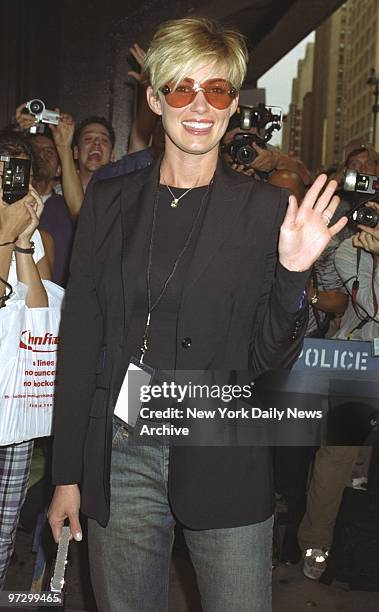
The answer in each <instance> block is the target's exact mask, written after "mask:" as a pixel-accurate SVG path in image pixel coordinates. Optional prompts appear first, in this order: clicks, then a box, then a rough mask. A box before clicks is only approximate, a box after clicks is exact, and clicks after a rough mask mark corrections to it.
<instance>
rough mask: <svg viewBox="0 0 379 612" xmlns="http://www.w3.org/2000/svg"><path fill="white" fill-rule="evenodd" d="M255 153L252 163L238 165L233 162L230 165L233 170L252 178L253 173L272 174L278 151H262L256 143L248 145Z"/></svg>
mask: <svg viewBox="0 0 379 612" xmlns="http://www.w3.org/2000/svg"><path fill="white" fill-rule="evenodd" d="M250 146H251V147H252V148H253V149H254V151H255V152H256V156H255V157H254V159H253V161H252V162H250V163H249V164H238V163H236V162H234V163H233V164H232V166H231V167H232V168H233V170H236V171H237V172H242V174H246V176H254V174H255V172H256V171H258V172H272V170H274V169H275V168H276V167H277V164H278V161H279V158H280V151H278V149H275V148H272V149H263V148H262V147H260V146H259V145H258V144H257V143H256V142H252V143H251V145H250Z"/></svg>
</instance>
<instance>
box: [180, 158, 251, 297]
mask: <svg viewBox="0 0 379 612" xmlns="http://www.w3.org/2000/svg"><path fill="white" fill-rule="evenodd" d="M240 178H241V180H240V182H239V181H238V174H237V172H236V171H235V170H232V169H230V168H229V167H228V166H226V164H224V162H223V161H222V160H221V159H220V160H219V162H218V164H217V169H216V174H215V180H214V185H213V187H212V188H211V194H210V200H209V203H208V207H207V212H206V215H205V219H204V223H203V226H202V228H201V230H200V235H199V239H198V242H197V245H196V248H195V253H194V256H193V258H192V262H191V264H190V267H189V270H188V275H187V279H186V283H185V287H184V291H183V299H184V298H185V297H186V295H187V293H188V292H189V291H190V289H191V287H192V285H193V284H194V283H195V282H196V280H197V279H198V278H199V276H200V275H201V274H202V272H203V270H204V269H205V268H206V266H207V265H208V263H209V261H210V260H211V259H212V257H213V256H214V255H215V253H216V252H217V250H218V249H219V248H220V247H221V245H222V243H223V241H224V240H225V239H226V238H227V237H228V235H229V234H230V228H231V225H232V224H233V222H234V220H235V219H236V218H237V216H238V215H239V214H240V212H241V210H242V208H243V206H244V204H245V200H246V196H247V194H248V193H249V191H250V189H251V187H252V185H253V184H254V181H253V180H252V179H250V181H251V182H250V183H247V182H246V177H245V176H243V177H240ZM242 179H243V180H242Z"/></svg>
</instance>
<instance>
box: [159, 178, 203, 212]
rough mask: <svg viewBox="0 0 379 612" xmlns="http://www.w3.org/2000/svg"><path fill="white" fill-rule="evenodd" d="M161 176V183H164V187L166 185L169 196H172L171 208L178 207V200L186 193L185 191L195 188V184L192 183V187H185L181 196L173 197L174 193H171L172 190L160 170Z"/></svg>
mask: <svg viewBox="0 0 379 612" xmlns="http://www.w3.org/2000/svg"><path fill="white" fill-rule="evenodd" d="M161 177H162V179H163V184H164V185H165V187H167V189H168V190H169V192H170V194H171V196H172V200H171V203H170V206H171V208H178V204H179V200H181V199H182V198H184V196H186V195H187V193H189V192H190V191H192V189H194V188H195V185H194V186H193V187H190V188H189V189H187V191H185V192H184V193H182V195H181V196H179V197H178V198H176V197H175V194H173V193H172V191H171V189H170V187H169V186H168V185H167V181H166V179H165V177H164V176H163V174H162V171H161Z"/></svg>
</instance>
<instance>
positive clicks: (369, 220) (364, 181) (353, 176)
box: [343, 170, 379, 227]
mask: <svg viewBox="0 0 379 612" xmlns="http://www.w3.org/2000/svg"><path fill="white" fill-rule="evenodd" d="M343 189H344V190H345V191H350V192H352V191H353V192H355V193H365V194H368V195H372V196H373V197H372V198H370V200H376V199H377V197H378V196H379V177H378V176H375V175H373V174H360V173H359V172H356V170H347V171H346V174H345V178H344V183H343ZM348 218H349V222H350V224H351V225H353V226H356V225H365V226H366V227H376V226H377V225H378V223H379V213H378V212H377V211H376V210H375V208H372V207H371V206H365V204H364V203H363V202H360V203H359V204H358V206H355V208H353V210H352V211H351V212H350V213H349V214H348Z"/></svg>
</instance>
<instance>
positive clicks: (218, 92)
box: [161, 79, 237, 109]
mask: <svg viewBox="0 0 379 612" xmlns="http://www.w3.org/2000/svg"><path fill="white" fill-rule="evenodd" d="M196 85H197V84H196ZM161 91H162V93H163V94H164V96H165V98H166V101H167V103H168V104H169V105H170V106H173V107H174V108H181V107H183V106H187V104H191V102H192V101H193V100H194V99H195V97H196V94H197V93H198V92H199V91H202V92H203V93H204V96H205V99H206V100H207V102H208V103H209V104H210V105H211V106H213V107H214V108H218V109H224V108H227V107H228V106H230V104H231V102H232V100H233V98H235V96H236V94H237V92H236V90H235V89H234V88H233V87H232V86H231V84H230V83H228V81H222V80H219V79H209V80H208V81H205V82H204V83H201V84H200V85H199V86H196V87H195V82H194V81H192V80H190V79H188V80H185V81H182V82H181V83H179V84H178V86H177V87H176V89H173V84H172V83H168V84H167V85H165V86H164V87H163V88H162V89H161Z"/></svg>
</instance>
